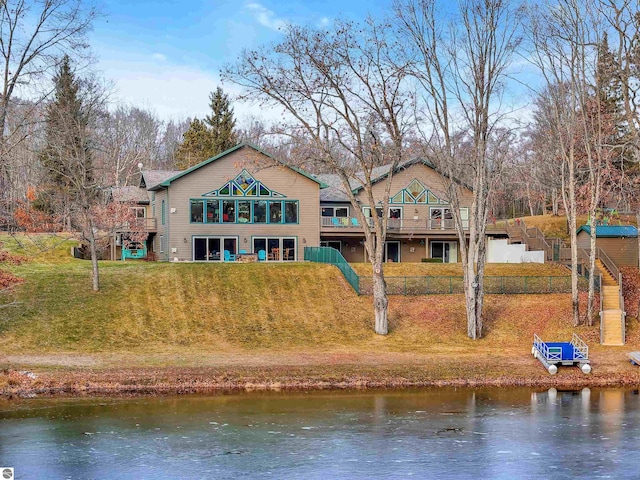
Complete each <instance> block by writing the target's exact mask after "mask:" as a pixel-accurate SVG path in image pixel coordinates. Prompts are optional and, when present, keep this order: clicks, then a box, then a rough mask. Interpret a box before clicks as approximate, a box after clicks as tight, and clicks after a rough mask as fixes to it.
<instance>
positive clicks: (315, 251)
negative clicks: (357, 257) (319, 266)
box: [304, 247, 360, 295]
mask: <svg viewBox="0 0 640 480" xmlns="http://www.w3.org/2000/svg"><path fill="white" fill-rule="evenodd" d="M304 259H305V261H307V262H316V263H328V264H330V265H335V266H336V267H338V269H339V270H340V271H341V272H342V274H343V275H344V278H345V279H346V280H347V282H349V285H351V286H352V287H353V289H354V290H355V291H356V293H357V294H358V295H360V277H358V274H357V273H356V272H355V270H354V269H353V268H352V267H351V265H349V262H347V261H346V260H345V259H344V257H343V256H342V254H341V253H340V252H339V251H338V250H336V249H335V248H331V247H304Z"/></svg>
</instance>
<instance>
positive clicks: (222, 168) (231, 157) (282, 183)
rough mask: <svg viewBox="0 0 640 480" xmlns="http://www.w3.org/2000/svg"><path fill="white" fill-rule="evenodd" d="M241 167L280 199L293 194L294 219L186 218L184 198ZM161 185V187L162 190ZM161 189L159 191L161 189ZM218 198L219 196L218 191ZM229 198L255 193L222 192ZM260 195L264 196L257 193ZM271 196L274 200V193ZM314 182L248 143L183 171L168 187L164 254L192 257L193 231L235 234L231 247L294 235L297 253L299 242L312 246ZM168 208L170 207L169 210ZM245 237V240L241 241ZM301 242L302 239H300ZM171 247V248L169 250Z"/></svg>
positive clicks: (316, 214)
mask: <svg viewBox="0 0 640 480" xmlns="http://www.w3.org/2000/svg"><path fill="white" fill-rule="evenodd" d="M243 169H246V170H247V172H249V173H250V174H251V175H252V176H254V178H255V179H256V180H259V181H260V182H262V183H263V184H264V185H265V186H266V187H268V188H269V189H271V190H275V191H276V192H278V193H281V194H283V195H285V196H286V197H287V198H283V199H282V200H297V201H298V202H299V203H298V205H299V207H298V221H299V223H298V224H252V223H246V224H239V223H227V224H225V223H219V224H197V223H191V221H190V220H191V219H190V200H191V199H202V198H203V197H202V195H203V194H205V193H208V192H210V191H212V190H216V189H218V188H220V187H222V186H223V185H224V184H225V183H226V182H228V181H229V180H232V179H233V178H235V177H236V176H237V175H238V174H239V173H241V172H242V170H243ZM165 191H166V190H165ZM163 193H164V191H163ZM162 198H164V197H163V196H162V195H161V192H157V193H156V216H157V217H158V236H159V235H161V227H162V225H161V221H160V215H161V212H160V210H159V208H160V205H161V200H162ZM221 198H222V197H221ZM228 198H229V199H236V200H238V199H242V198H244V199H247V200H251V199H259V198H261V197H228ZM262 198H264V197H262ZM273 200H276V199H275V198H274V199H273ZM319 205H320V187H319V185H318V184H317V183H316V182H314V181H313V180H310V179H309V178H306V177H305V176H303V175H301V174H299V173H296V172H295V171H293V170H291V169H290V168H287V167H284V166H282V165H276V164H275V163H274V161H273V160H272V159H269V158H268V157H266V156H265V155H263V154H261V153H259V152H256V151H255V150H253V149H252V148H250V147H243V148H241V149H239V150H236V151H234V152H232V153H230V154H228V155H226V156H224V157H222V158H220V159H218V160H216V161H214V162H212V163H210V164H208V165H205V166H203V167H201V168H199V169H197V170H195V171H194V172H192V173H190V174H188V175H185V176H183V177H181V178H179V179H177V180H175V181H173V182H171V184H170V186H169V187H168V202H167V212H166V219H167V222H166V223H167V225H166V226H167V228H168V231H169V241H168V244H167V247H168V249H169V251H170V253H169V258H170V259H172V260H173V259H175V258H177V259H178V260H179V261H185V260H187V261H189V260H192V258H193V254H192V245H193V237H194V236H228V237H236V238H237V239H238V240H237V242H238V243H237V248H238V250H240V249H245V250H247V251H251V249H252V237H255V236H264V237H296V238H297V241H296V247H297V258H298V260H301V259H302V258H303V257H304V253H303V252H304V247H305V246H318V245H319V243H320V209H319ZM171 209H175V212H174V213H171ZM245 239H246V242H245ZM305 242H306V243H305ZM173 249H176V251H175V252H174V251H173Z"/></svg>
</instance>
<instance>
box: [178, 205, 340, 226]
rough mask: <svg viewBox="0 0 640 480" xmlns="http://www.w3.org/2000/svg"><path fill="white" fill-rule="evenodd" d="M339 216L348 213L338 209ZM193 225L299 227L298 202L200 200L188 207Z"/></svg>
mask: <svg viewBox="0 0 640 480" xmlns="http://www.w3.org/2000/svg"><path fill="white" fill-rule="evenodd" d="M336 210H337V211H338V213H340V216H343V214H345V215H344V216H346V214H348V211H347V210H345V209H336ZM189 218H190V221H191V223H298V222H299V207H298V201H297V200H231V199H229V200H219V199H215V200H213V199H212V200H208V199H207V200H201V199H193V200H191V201H190V203H189Z"/></svg>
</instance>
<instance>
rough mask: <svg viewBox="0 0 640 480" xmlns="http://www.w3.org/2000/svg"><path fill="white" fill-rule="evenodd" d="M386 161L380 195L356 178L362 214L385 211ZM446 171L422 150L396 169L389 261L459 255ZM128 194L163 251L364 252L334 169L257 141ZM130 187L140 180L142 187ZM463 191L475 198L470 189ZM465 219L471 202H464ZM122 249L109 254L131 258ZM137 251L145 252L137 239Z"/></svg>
mask: <svg viewBox="0 0 640 480" xmlns="http://www.w3.org/2000/svg"><path fill="white" fill-rule="evenodd" d="M388 174H389V166H382V167H378V168H376V169H375V170H374V175H373V178H372V181H373V193H374V198H375V199H377V202H376V205H369V204H368V202H367V200H366V196H365V194H364V189H363V188H362V186H361V185H358V182H357V181H354V182H353V185H351V190H352V193H353V194H354V195H355V197H356V199H357V201H358V208H360V209H362V211H363V213H364V215H365V217H368V218H372V216H373V215H376V214H381V213H380V212H381V209H380V208H379V207H377V205H378V204H381V202H382V198H383V195H384V188H385V187H384V185H385V182H384V181H383V180H385V179H386V178H387V176H388ZM444 185H445V184H444V181H443V178H442V177H441V176H440V175H439V174H438V173H437V172H436V171H435V169H434V167H433V166H432V165H431V164H430V163H428V162H426V161H423V160H419V159H414V160H411V161H407V162H403V163H402V164H401V165H399V166H398V167H397V169H396V171H395V172H394V175H393V179H392V184H391V199H390V205H389V207H390V208H389V213H388V214H389V223H388V235H387V241H386V243H385V261H388V262H401V261H402V262H420V261H421V260H422V259H423V258H437V259H440V260H441V261H444V262H449V263H455V262H458V261H460V256H459V254H458V252H459V240H458V235H457V232H456V230H455V226H454V221H453V216H452V214H451V207H450V205H449V203H448V201H447V198H446V195H445V193H444V192H445V188H444ZM125 188H126V189H127V191H126V192H122V194H121V196H123V197H126V198H129V199H130V200H132V201H133V202H134V203H133V204H132V207H131V208H135V209H136V212H135V213H136V218H138V219H139V220H138V222H137V223H136V225H137V226H138V227H139V226H140V225H138V223H140V224H141V225H143V226H144V229H145V231H146V232H147V233H148V235H149V238H148V241H147V245H146V247H147V249H148V251H149V252H154V254H153V255H154V256H155V257H156V258H157V259H158V260H170V261H205V262H206V261H224V260H225V257H226V260H232V259H233V258H235V257H236V256H237V255H239V254H243V253H247V254H253V255H261V257H262V258H260V259H261V260H262V259H264V260H266V261H295V260H299V259H302V258H303V253H304V247H305V246H318V245H321V246H329V247H333V248H335V249H337V250H339V251H340V252H341V253H342V254H343V256H344V257H345V258H346V260H347V261H349V262H364V261H367V258H366V255H365V249H364V232H363V228H362V226H361V225H360V224H359V221H358V219H357V216H356V215H355V212H353V208H354V207H353V206H352V205H351V203H350V201H349V196H348V195H347V192H346V191H345V190H344V188H343V186H342V184H341V182H340V180H339V178H338V176H337V175H329V174H323V175H316V176H312V175H310V174H308V173H306V172H304V171H302V170H300V169H297V168H293V167H290V166H287V165H285V164H283V163H281V162H279V161H278V160H277V159H275V158H273V157H271V156H270V155H269V154H267V153H265V152H263V151H262V150H260V149H259V148H256V147H254V146H251V145H248V144H240V145H237V146H236V147H233V148H231V149H229V150H227V151H226V152H223V153H221V154H220V155H217V156H215V157H213V158H210V159H208V160H205V161H204V162H202V163H200V164H198V165H196V166H194V167H191V168H189V169H187V170H184V171H157V170H155V171H150V170H146V171H142V172H141V181H140V186H139V188H137V187H136V188H132V187H125ZM129 190H136V191H135V192H133V191H129ZM462 198H463V201H464V202H466V203H465V204H466V205H470V204H471V199H472V193H471V191H470V190H466V191H465V192H464V193H463V196H462ZM461 214H462V219H463V222H464V225H465V226H466V227H468V221H469V207H467V206H464V207H462V209H461ZM126 236H127V233H126V231H122V232H121V236H120V242H119V244H120V245H122V249H121V251H120V250H116V248H117V247H115V248H114V252H113V254H112V258H114V259H115V258H127V257H129V256H130V255H129V254H127V248H126V247H125V243H126V238H127V237H126ZM134 246H135V247H136V250H135V252H136V253H137V252H139V251H140V250H139V245H134Z"/></svg>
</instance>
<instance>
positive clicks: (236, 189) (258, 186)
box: [202, 169, 287, 198]
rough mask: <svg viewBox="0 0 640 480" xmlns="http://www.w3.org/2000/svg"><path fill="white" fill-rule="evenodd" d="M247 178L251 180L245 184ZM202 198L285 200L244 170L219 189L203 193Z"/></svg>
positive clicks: (283, 196)
mask: <svg viewBox="0 0 640 480" xmlns="http://www.w3.org/2000/svg"><path fill="white" fill-rule="evenodd" d="M247 178H248V179H249V180H251V182H250V183H248V182H246V179H247ZM240 180H245V182H244V183H241V182H240ZM244 185H246V186H244ZM263 190H264V191H265V193H264V194H263V193H262V192H263ZM252 192H253V193H252ZM202 196H203V197H224V198H229V197H234V198H287V196H286V195H283V194H282V193H279V192H276V191H275V190H273V189H271V188H269V187H267V186H266V185H265V184H264V183H262V182H261V181H260V180H258V179H256V178H255V177H254V176H253V175H251V174H250V173H249V172H247V170H246V169H242V172H240V173H239V174H238V175H236V176H235V178H233V179H232V180H229V181H228V182H227V183H225V184H224V185H223V186H221V187H220V188H218V189H216V190H211V191H210V192H207V193H203V194H202Z"/></svg>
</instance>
